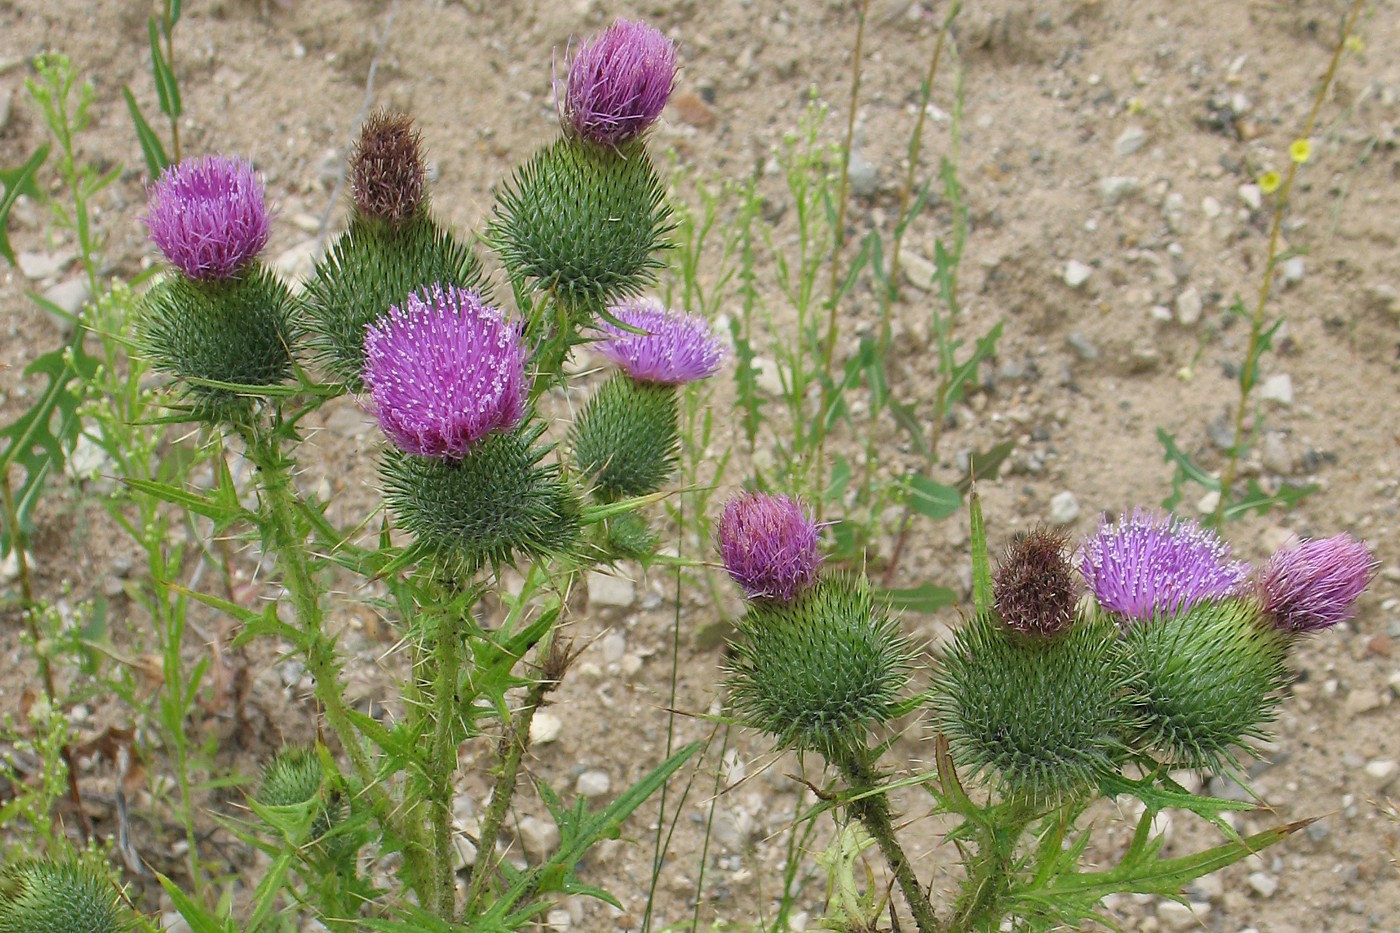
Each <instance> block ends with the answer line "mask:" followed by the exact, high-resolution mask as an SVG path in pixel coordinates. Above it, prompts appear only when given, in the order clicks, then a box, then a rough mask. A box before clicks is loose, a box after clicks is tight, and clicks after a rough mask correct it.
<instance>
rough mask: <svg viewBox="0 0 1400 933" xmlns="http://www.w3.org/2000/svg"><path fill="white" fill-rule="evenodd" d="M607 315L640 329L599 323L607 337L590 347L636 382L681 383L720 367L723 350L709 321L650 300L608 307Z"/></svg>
mask: <svg viewBox="0 0 1400 933" xmlns="http://www.w3.org/2000/svg"><path fill="white" fill-rule="evenodd" d="M608 313H609V314H611V315H612V316H613V317H615V318H617V319H618V320H619V321H621V322H622V323H624V324H626V325H627V326H628V327H633V328H636V329H637V330H639V331H643V333H640V334H638V333H632V332H631V331H626V330H623V329H622V328H620V327H618V326H617V325H616V324H613V323H612V322H610V321H604V322H603V323H601V324H600V325H599V329H600V330H601V331H603V333H604V334H605V335H606V336H605V337H604V339H603V340H600V341H599V342H598V343H596V344H594V348H595V349H597V351H598V352H599V353H601V354H602V355H603V356H605V357H607V358H608V359H609V360H611V361H612V362H614V363H616V364H617V365H618V366H620V367H622V369H623V370H624V371H625V372H626V373H627V375H629V376H631V377H632V378H633V379H635V380H637V381H638V382H661V383H665V384H667V385H682V384H684V383H687V382H694V381H696V380H698V379H704V378H706V377H707V376H710V375H713V374H714V372H715V370H717V369H719V367H720V364H721V363H723V362H724V358H725V356H726V355H727V354H728V350H727V348H726V347H725V345H724V343H723V342H721V341H720V339H719V338H718V337H716V336H715V334H714V331H712V330H711V329H710V325H709V324H707V323H706V322H705V321H703V320H701V319H700V318H698V317H695V316H694V315H690V314H686V313H684V312H681V311H671V310H669V309H667V308H666V306H665V305H663V304H662V303H661V302H659V301H656V300H655V299H640V300H637V301H633V302H629V303H627V304H620V305H613V306H612V307H611V308H609V309H608Z"/></svg>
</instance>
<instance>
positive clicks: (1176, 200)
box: [1162, 191, 1186, 233]
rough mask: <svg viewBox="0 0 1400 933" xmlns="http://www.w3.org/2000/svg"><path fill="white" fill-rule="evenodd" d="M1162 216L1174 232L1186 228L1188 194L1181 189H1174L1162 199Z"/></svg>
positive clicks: (1179, 231) (1168, 227)
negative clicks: (1184, 193)
mask: <svg viewBox="0 0 1400 933" xmlns="http://www.w3.org/2000/svg"><path fill="white" fill-rule="evenodd" d="M1162 218H1163V219H1164V220H1166V222H1167V229H1169V230H1171V232H1172V233H1181V232H1182V231H1183V230H1185V229H1186V196H1185V195H1183V194H1182V193H1181V192H1180V191H1173V192H1172V193H1171V194H1168V195H1167V196H1166V197H1165V198H1163V199H1162Z"/></svg>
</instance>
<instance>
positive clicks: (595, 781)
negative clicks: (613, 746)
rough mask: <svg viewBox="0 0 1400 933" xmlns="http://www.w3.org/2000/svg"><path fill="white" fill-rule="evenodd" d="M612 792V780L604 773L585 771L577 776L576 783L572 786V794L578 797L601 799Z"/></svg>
mask: <svg viewBox="0 0 1400 933" xmlns="http://www.w3.org/2000/svg"><path fill="white" fill-rule="evenodd" d="M610 790H612V778H610V777H608V772H606V771H598V770H593V771H585V772H583V773H582V774H580V775H579V776H578V781H577V782H575V784H574V792H575V793H576V794H578V795H579V796H580V797H588V798H590V799H591V798H593V797H601V796H603V795H604V794H606V793H607V792H608V791H610Z"/></svg>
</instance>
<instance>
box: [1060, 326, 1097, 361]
mask: <svg viewBox="0 0 1400 933" xmlns="http://www.w3.org/2000/svg"><path fill="white" fill-rule="evenodd" d="M1065 344H1066V346H1068V347H1069V348H1070V349H1071V350H1073V351H1074V355H1075V356H1077V357H1079V358H1080V359H1081V360H1083V361H1084V362H1086V363H1091V362H1093V361H1094V360H1096V359H1098V358H1099V348H1098V347H1096V346H1094V342H1093V341H1092V340H1090V339H1089V338H1088V337H1085V336H1084V335H1083V334H1081V333H1080V332H1079V331H1077V330H1076V331H1070V333H1069V334H1067V335H1066V336H1065Z"/></svg>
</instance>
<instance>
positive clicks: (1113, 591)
mask: <svg viewBox="0 0 1400 933" xmlns="http://www.w3.org/2000/svg"><path fill="white" fill-rule="evenodd" d="M1229 556H1230V548H1229V546H1228V545H1227V544H1225V543H1224V542H1223V541H1221V540H1220V538H1219V537H1217V536H1216V535H1215V534H1214V533H1213V532H1210V531H1207V530H1205V529H1203V528H1201V527H1200V526H1199V525H1197V524H1196V523H1195V522H1193V521H1190V520H1189V519H1183V518H1177V517H1174V516H1160V515H1151V514H1148V513H1144V512H1143V511H1142V510H1141V509H1138V510H1135V511H1134V512H1133V515H1132V518H1128V517H1127V516H1126V515H1124V516H1122V517H1120V519H1119V521H1118V522H1117V523H1115V524H1109V523H1108V522H1105V521H1100V524H1099V530H1098V532H1097V533H1096V534H1094V535H1093V536H1092V537H1090V538H1089V539H1088V540H1086V541H1085V542H1084V543H1083V544H1082V545H1081V546H1080V549H1079V570H1080V573H1081V574H1083V576H1084V580H1085V582H1086V583H1088V585H1089V589H1090V591H1091V592H1093V594H1094V597H1095V598H1096V599H1097V600H1098V602H1099V605H1101V606H1103V607H1104V608H1105V609H1107V610H1109V611H1111V612H1115V613H1117V614H1119V615H1121V616H1123V617H1125V618H1126V619H1128V620H1131V621H1145V620H1147V619H1151V618H1152V617H1153V616H1154V615H1157V614H1163V615H1173V614H1176V613H1178V612H1182V611H1185V610H1186V609H1188V608H1190V607H1191V606H1193V605H1195V604H1196V603H1198V602H1201V601H1203V600H1208V599H1219V598H1224V597H1226V596H1230V595H1232V594H1234V593H1236V592H1238V591H1239V589H1240V585H1241V584H1242V583H1243V581H1244V578H1245V574H1246V572H1247V570H1248V568H1247V567H1246V565H1245V564H1243V563H1241V562H1239V561H1232V560H1230V559H1229Z"/></svg>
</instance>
